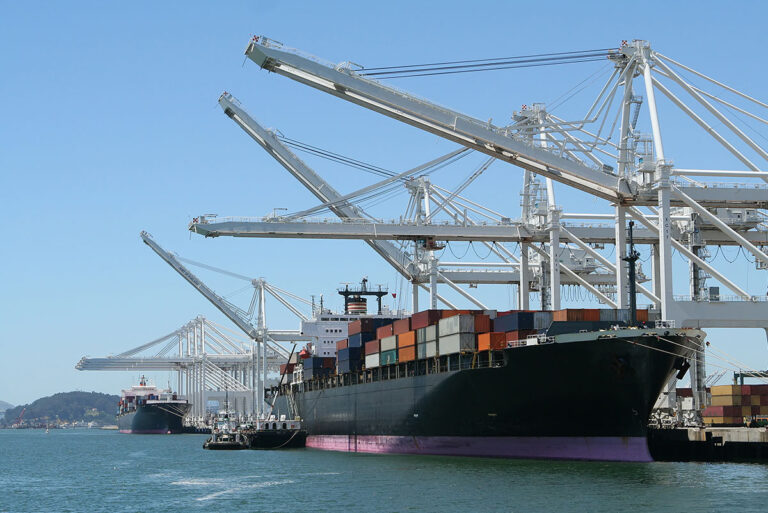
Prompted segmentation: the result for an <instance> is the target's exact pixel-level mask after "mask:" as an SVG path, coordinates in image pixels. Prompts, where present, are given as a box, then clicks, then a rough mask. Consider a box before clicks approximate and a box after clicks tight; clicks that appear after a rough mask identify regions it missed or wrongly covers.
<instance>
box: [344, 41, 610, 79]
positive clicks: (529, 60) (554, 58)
mask: <svg viewBox="0 0 768 513" xmlns="http://www.w3.org/2000/svg"><path fill="white" fill-rule="evenodd" d="M616 54H617V51H616V49H615V48H599V49H595V50H581V51H575V52H558V53H543V54H532V55H520V56H516V57H496V58H490V59H471V60H461V61H444V62H433V63H424V64H410V65H402V66H380V67H372V68H363V69H362V70H360V71H358V72H357V74H358V75H360V76H368V77H377V78H380V79H386V78H405V77H417V76H428V75H448V74H455V73H472V72H476V71H493V70H500V69H511V68H528V67H535V66H554V65H558V64H570V63H577V62H591V61H599V60H603V59H605V58H607V57H609V56H612V55H616Z"/></svg>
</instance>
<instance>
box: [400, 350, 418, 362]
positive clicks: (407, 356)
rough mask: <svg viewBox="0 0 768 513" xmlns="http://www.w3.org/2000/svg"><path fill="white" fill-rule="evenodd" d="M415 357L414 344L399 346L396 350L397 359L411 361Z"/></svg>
mask: <svg viewBox="0 0 768 513" xmlns="http://www.w3.org/2000/svg"><path fill="white" fill-rule="evenodd" d="M415 359H416V346H408V347H401V348H399V349H398V350H397V361H399V362H412V361H413V360H415Z"/></svg>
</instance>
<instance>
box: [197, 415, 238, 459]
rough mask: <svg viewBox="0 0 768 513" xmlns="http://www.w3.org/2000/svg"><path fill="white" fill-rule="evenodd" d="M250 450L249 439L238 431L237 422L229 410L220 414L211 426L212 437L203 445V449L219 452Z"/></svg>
mask: <svg viewBox="0 0 768 513" xmlns="http://www.w3.org/2000/svg"><path fill="white" fill-rule="evenodd" d="M247 448H248V437H247V436H245V435H244V434H243V432H242V430H239V429H238V425H237V421H236V420H235V419H233V418H232V415H231V413H230V411H229V410H224V411H223V412H219V415H218V416H217V417H216V420H214V422H213V425H212V426H211V436H210V438H208V440H206V441H205V443H204V444H203V449H210V450H214V451H215V450H218V451H238V450H241V449H247Z"/></svg>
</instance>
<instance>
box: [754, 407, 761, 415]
mask: <svg viewBox="0 0 768 513" xmlns="http://www.w3.org/2000/svg"><path fill="white" fill-rule="evenodd" d="M752 415H760V407H759V406H753V407H752Z"/></svg>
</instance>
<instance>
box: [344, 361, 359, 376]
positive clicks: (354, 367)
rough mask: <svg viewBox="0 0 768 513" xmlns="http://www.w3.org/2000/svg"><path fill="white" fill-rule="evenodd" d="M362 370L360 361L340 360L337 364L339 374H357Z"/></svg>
mask: <svg viewBox="0 0 768 513" xmlns="http://www.w3.org/2000/svg"><path fill="white" fill-rule="evenodd" d="M362 368H363V361H362V360H342V361H340V362H339V374H341V373H343V372H357V371H359V370H361V369H362Z"/></svg>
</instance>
